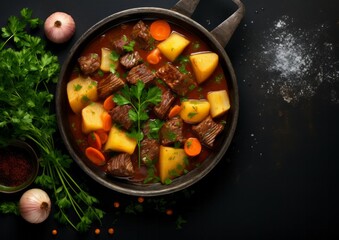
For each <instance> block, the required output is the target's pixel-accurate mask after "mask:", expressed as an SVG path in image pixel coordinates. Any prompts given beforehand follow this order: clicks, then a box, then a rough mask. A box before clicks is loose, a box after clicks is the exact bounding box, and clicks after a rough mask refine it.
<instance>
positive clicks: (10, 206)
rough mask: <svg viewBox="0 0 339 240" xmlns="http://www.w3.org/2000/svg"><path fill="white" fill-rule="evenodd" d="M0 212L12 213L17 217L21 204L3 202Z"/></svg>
mask: <svg viewBox="0 0 339 240" xmlns="http://www.w3.org/2000/svg"><path fill="white" fill-rule="evenodd" d="M0 212H1V213H5V214H8V213H12V214H15V215H19V214H20V210H19V203H17V202H2V203H0Z"/></svg>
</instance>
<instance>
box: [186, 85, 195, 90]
mask: <svg viewBox="0 0 339 240" xmlns="http://www.w3.org/2000/svg"><path fill="white" fill-rule="evenodd" d="M195 88H196V86H195V85H194V84H192V85H190V86H189V87H188V89H189V90H190V91H192V90H194V89H195Z"/></svg>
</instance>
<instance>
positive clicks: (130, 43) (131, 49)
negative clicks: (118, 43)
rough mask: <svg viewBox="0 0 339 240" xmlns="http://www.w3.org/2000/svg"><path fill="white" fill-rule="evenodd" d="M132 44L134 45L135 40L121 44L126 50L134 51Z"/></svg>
mask: <svg viewBox="0 0 339 240" xmlns="http://www.w3.org/2000/svg"><path fill="white" fill-rule="evenodd" d="M134 45H135V41H130V42H129V43H128V44H127V45H125V46H123V49H124V50H125V51H126V52H133V51H134Z"/></svg>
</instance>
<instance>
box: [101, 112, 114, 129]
mask: <svg viewBox="0 0 339 240" xmlns="http://www.w3.org/2000/svg"><path fill="white" fill-rule="evenodd" d="M102 121H103V130H105V131H109V130H111V128H112V117H111V115H110V114H109V113H108V112H104V113H103V114H102Z"/></svg>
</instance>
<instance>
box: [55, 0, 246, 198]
mask: <svg viewBox="0 0 339 240" xmlns="http://www.w3.org/2000/svg"><path fill="white" fill-rule="evenodd" d="M233 1H234V2H235V3H236V4H237V6H238V9H237V11H236V12H235V13H233V14H232V15H231V16H230V17H229V18H228V19H226V20H225V21H224V22H223V23H221V24H220V25H219V26H218V27H216V28H215V29H214V30H213V31H211V32H209V31H207V30H206V29H205V28H204V27H202V26H201V25H200V24H198V23H197V22H195V21H194V20H192V19H191V18H190V16H191V15H192V14H193V12H194V10H195V8H196V6H197V4H198V3H199V0H181V1H179V2H178V3H177V4H176V5H175V6H174V7H173V8H172V9H171V10H168V9H162V8H153V7H146V8H134V9H129V10H125V11H121V12H118V13H115V14H113V15H111V16H109V17H107V18H105V19H103V20H102V21H100V22H98V23H97V24H95V25H94V26H93V27H91V28H90V29H88V31H87V32H86V33H85V34H83V35H82V37H80V39H79V40H78V41H77V42H76V43H75V45H74V46H73V47H72V49H71V50H70V53H69V55H68V57H67V58H66V60H65V62H64V64H63V67H62V69H61V73H60V79H59V82H58V85H57V90H56V114H57V120H58V127H59V130H60V134H61V137H62V139H63V141H64V142H65V145H66V148H67V149H68V151H69V153H70V155H71V156H72V158H73V159H74V160H75V161H76V162H77V164H78V165H79V166H80V168H81V169H82V170H84V171H85V173H86V174H88V175H89V176H90V177H92V178H93V179H94V180H96V181H97V182H99V183H100V184H102V185H104V186H106V187H108V188H109V189H112V190H115V191H118V192H121V193H125V194H129V195H135V196H156V195H163V194H168V193H172V192H175V191H178V190H181V189H184V188H186V187H188V186H190V185H192V184H193V183H195V182H197V181H199V180H200V179H201V178H203V177H204V176H205V175H206V174H207V173H208V172H210V171H211V170H212V169H213V168H214V167H215V165H216V164H217V163H218V162H219V161H220V159H222V157H223V156H224V154H225V152H226V150H227V149H228V147H229V145H230V143H231V140H232V138H233V135H234V131H235V128H236V124H237V119H238V112H239V98H238V85H237V81H236V76H235V73H234V69H233V67H232V64H231V61H230V59H229V57H228V56H227V54H226V52H225V50H224V48H225V46H226V44H227V43H228V41H229V39H230V37H231V36H232V34H233V32H234V30H235V29H236V28H237V26H238V24H239V22H240V20H241V19H242V17H243V15H244V6H243V4H242V3H241V2H240V0H233ZM140 19H149V20H152V19H167V20H168V21H169V22H171V23H173V24H176V25H178V26H181V27H182V28H184V29H186V30H187V31H191V32H194V33H195V34H196V35H198V37H200V38H201V39H202V40H203V41H204V42H206V43H207V44H208V45H209V46H210V48H211V50H212V51H214V52H216V53H217V54H218V55H219V59H220V64H221V66H222V68H223V70H224V73H225V75H226V78H227V79H228V82H227V85H228V89H229V97H230V102H231V109H230V110H229V113H228V119H227V124H226V126H225V129H224V131H223V133H222V134H221V136H218V141H220V143H221V144H220V147H219V148H218V149H217V150H215V151H214V152H213V153H211V155H210V156H209V157H208V158H207V159H205V160H204V162H203V163H202V164H201V165H200V166H199V167H197V168H195V169H194V170H192V171H190V172H189V173H187V174H185V175H183V176H181V177H178V178H176V179H174V180H173V182H172V183H171V184H170V185H163V184H160V183H156V184H142V183H140V184H138V183H130V182H126V181H121V180H119V179H114V178H108V177H107V176H106V175H105V173H104V172H103V171H102V170H100V169H97V167H95V166H93V165H92V164H89V163H87V162H88V161H84V160H83V159H85V155H84V153H82V152H81V151H80V149H79V148H78V146H77V143H76V140H75V139H74V138H73V136H72V134H71V126H70V124H69V121H68V117H67V111H65V109H66V108H68V100H67V92H66V85H67V82H68V81H69V79H70V75H71V72H72V70H73V68H74V66H75V65H76V64H77V58H78V57H79V56H80V54H81V53H82V51H83V50H84V48H85V47H86V46H87V45H88V44H89V43H90V42H91V41H92V40H93V39H95V38H96V37H98V36H100V35H101V34H102V33H104V32H106V31H107V30H108V29H111V28H113V27H115V26H118V25H120V24H122V23H126V22H130V21H135V20H140Z"/></svg>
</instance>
